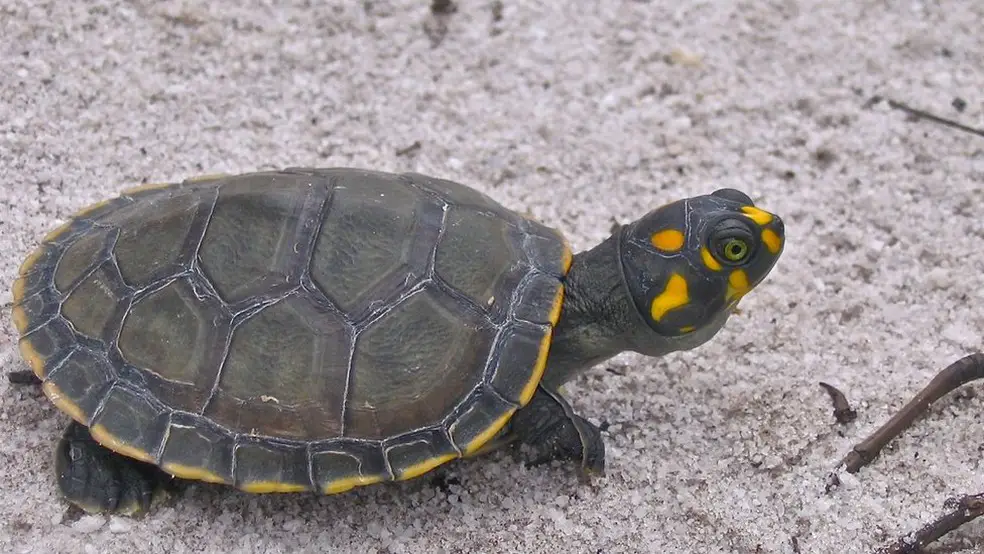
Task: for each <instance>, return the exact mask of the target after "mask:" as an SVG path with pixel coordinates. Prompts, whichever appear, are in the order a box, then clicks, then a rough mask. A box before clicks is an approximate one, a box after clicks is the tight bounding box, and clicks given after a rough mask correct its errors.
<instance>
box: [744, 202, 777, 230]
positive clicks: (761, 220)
mask: <svg viewBox="0 0 984 554" xmlns="http://www.w3.org/2000/svg"><path fill="white" fill-rule="evenodd" d="M741 211H743V212H745V215H747V216H748V217H749V218H751V220H752V221H754V222H755V223H757V224H758V225H759V226H760V227H764V226H766V225H768V224H769V223H770V222H771V221H772V214H770V213H769V212H767V211H764V210H760V209H758V208H756V207H755V206H742V207H741Z"/></svg>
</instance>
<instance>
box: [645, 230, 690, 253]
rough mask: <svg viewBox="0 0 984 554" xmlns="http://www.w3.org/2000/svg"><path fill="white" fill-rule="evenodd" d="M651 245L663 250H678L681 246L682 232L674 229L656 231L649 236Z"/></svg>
mask: <svg viewBox="0 0 984 554" xmlns="http://www.w3.org/2000/svg"><path fill="white" fill-rule="evenodd" d="M650 240H651V241H652V243H653V246H655V247H656V248H658V249H660V250H662V251H663V252H678V251H679V250H680V249H681V248H683V233H681V232H680V231H677V230H676V229H665V230H663V231H657V232H655V233H653V236H652V237H650Z"/></svg>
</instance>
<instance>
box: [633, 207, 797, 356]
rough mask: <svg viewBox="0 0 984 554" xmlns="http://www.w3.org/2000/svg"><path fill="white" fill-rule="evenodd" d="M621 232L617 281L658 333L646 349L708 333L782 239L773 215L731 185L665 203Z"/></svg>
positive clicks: (678, 344) (681, 345)
mask: <svg viewBox="0 0 984 554" xmlns="http://www.w3.org/2000/svg"><path fill="white" fill-rule="evenodd" d="M622 233H623V234H622V240H621V262H622V267H623V272H624V276H625V283H626V286H627V287H628V290H629V293H630V295H631V297H632V299H633V301H634V302H635V305H636V308H637V309H638V310H639V313H640V314H641V315H642V318H643V319H644V320H645V321H646V323H647V324H648V326H649V328H650V330H651V331H652V332H653V333H655V334H656V335H658V336H659V340H654V341H652V342H653V344H652V346H651V349H652V350H653V351H654V353H655V352H657V351H658V352H667V351H672V350H683V349H688V348H693V347H695V346H698V345H700V344H702V343H704V342H706V341H707V340H708V339H710V338H711V337H713V336H714V335H715V334H716V333H717V332H718V331H719V330H720V329H721V327H722V326H723V325H724V323H725V321H727V319H728V317H729V316H730V315H731V313H732V311H733V310H734V308H735V306H737V304H738V302H739V300H741V298H742V297H743V296H744V295H745V294H747V293H748V292H749V291H751V290H752V289H753V288H754V287H755V286H756V285H758V284H759V283H760V282H761V281H762V280H763V279H764V278H765V276H766V275H767V274H768V273H769V271H771V270H772V267H773V266H774V265H775V263H776V261H777V260H778V259H779V256H780V254H781V253H782V249H783V242H784V238H785V237H784V231H783V223H782V220H781V219H780V218H779V217H778V216H776V215H774V214H771V213H769V212H766V211H764V210H762V209H760V208H757V207H756V206H755V204H754V203H753V202H752V200H751V199H750V198H749V197H748V196H747V195H746V194H744V193H742V192H740V191H737V190H734V189H721V190H717V191H714V192H713V193H711V194H707V195H704V196H697V197H693V198H687V199H684V200H679V201H676V202H673V203H671V204H667V205H665V206H663V207H660V208H657V209H655V210H653V211H652V212H650V213H648V214H646V215H645V216H643V217H642V218H640V219H639V220H637V221H635V222H634V223H631V224H630V225H628V226H626V227H625V228H623V229H622ZM649 336H650V337H651V336H652V335H651V334H650V335H649ZM647 342H648V341H647ZM637 346H642V345H637ZM643 348H645V347H643ZM643 348H640V349H641V350H642V349H643ZM646 349H648V348H646Z"/></svg>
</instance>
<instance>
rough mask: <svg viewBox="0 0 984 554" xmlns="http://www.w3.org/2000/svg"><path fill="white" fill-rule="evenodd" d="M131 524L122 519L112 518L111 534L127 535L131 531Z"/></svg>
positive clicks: (110, 524)
mask: <svg viewBox="0 0 984 554" xmlns="http://www.w3.org/2000/svg"><path fill="white" fill-rule="evenodd" d="M130 527H131V526H130V522H128V521H127V520H125V519H123V518H121V517H115V516H114V517H112V518H110V519H109V532H110V533H127V532H129V531H130Z"/></svg>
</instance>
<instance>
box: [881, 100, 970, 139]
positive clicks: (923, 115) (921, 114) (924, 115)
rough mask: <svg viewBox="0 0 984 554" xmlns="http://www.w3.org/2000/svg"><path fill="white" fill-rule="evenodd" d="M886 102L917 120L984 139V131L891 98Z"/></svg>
mask: <svg viewBox="0 0 984 554" xmlns="http://www.w3.org/2000/svg"><path fill="white" fill-rule="evenodd" d="M876 98H879V97H877V96H876V97H875V98H873V99H872V100H873V101H874V100H875V99H876ZM886 101H887V102H888V106H889V107H890V108H893V109H896V110H901V111H903V112H905V113H907V114H909V115H911V116H912V117H915V118H916V119H926V120H929V121H932V122H934V123H939V124H941V125H946V126H947V127H953V128H954V129H959V130H961V131H966V132H968V133H972V134H974V135H977V136H981V137H984V130H981V129H975V128H974V127H968V126H967V125H964V124H962V123H958V122H956V121H954V120H952V119H947V118H945V117H940V116H938V115H933V114H931V113H929V112H927V111H923V110H919V109H916V108H913V107H911V106H907V105H906V104H903V103H902V102H899V101H897V100H892V99H891V98H887V99H886Z"/></svg>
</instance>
